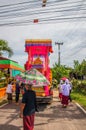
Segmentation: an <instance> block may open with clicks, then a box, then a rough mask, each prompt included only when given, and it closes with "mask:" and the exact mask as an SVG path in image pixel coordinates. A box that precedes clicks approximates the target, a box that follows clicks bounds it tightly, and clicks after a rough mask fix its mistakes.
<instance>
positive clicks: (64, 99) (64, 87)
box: [62, 79, 71, 107]
mask: <svg viewBox="0 0 86 130" xmlns="http://www.w3.org/2000/svg"><path fill="white" fill-rule="evenodd" d="M70 89H71V88H70V84H69V80H68V79H66V80H65V83H64V84H63V85H62V107H67V106H68V100H69V94H70Z"/></svg>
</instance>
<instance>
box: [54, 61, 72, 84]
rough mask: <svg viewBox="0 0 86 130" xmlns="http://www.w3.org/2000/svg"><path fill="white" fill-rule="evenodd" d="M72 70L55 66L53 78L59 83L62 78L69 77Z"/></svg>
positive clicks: (62, 66) (63, 66)
mask: <svg viewBox="0 0 86 130" xmlns="http://www.w3.org/2000/svg"><path fill="white" fill-rule="evenodd" d="M70 70H71V69H70V68H68V67H66V66H65V65H60V66H59V65H58V64H56V63H55V65H54V66H53V68H52V74H53V78H54V79H56V80H57V81H59V80H60V79H61V78H62V77H67V78H68V77H69V72H70Z"/></svg>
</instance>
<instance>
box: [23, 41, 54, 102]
mask: <svg viewBox="0 0 86 130" xmlns="http://www.w3.org/2000/svg"><path fill="white" fill-rule="evenodd" d="M25 51H26V52H27V54H28V60H27V62H26V64H25V69H26V70H29V69H31V68H35V69H37V70H39V71H40V72H41V73H42V74H43V75H44V76H45V77H46V78H47V79H48V80H49V81H50V83H51V84H52V72H51V69H50V67H49V56H50V53H52V52H53V50H52V41H51V40H50V39H28V40H26V41H25ZM33 89H34V90H35V91H36V94H37V99H38V100H40V101H43V102H48V101H50V100H51V99H52V92H51V86H42V87H40V86H38V87H34V88H33Z"/></svg>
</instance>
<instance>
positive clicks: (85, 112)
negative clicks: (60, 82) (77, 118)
mask: <svg viewBox="0 0 86 130" xmlns="http://www.w3.org/2000/svg"><path fill="white" fill-rule="evenodd" d="M75 104H76V105H77V106H78V107H79V108H80V109H81V110H82V111H83V113H84V114H86V111H85V109H84V108H82V107H81V106H80V105H79V104H78V103H75Z"/></svg>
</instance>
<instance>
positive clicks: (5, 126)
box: [0, 124, 20, 130]
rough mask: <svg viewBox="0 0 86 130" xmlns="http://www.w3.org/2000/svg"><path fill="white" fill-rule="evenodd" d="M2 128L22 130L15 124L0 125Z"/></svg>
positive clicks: (0, 128)
mask: <svg viewBox="0 0 86 130" xmlns="http://www.w3.org/2000/svg"><path fill="white" fill-rule="evenodd" d="M0 130H20V128H18V127H16V126H14V125H5V124H4V125H0Z"/></svg>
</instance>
